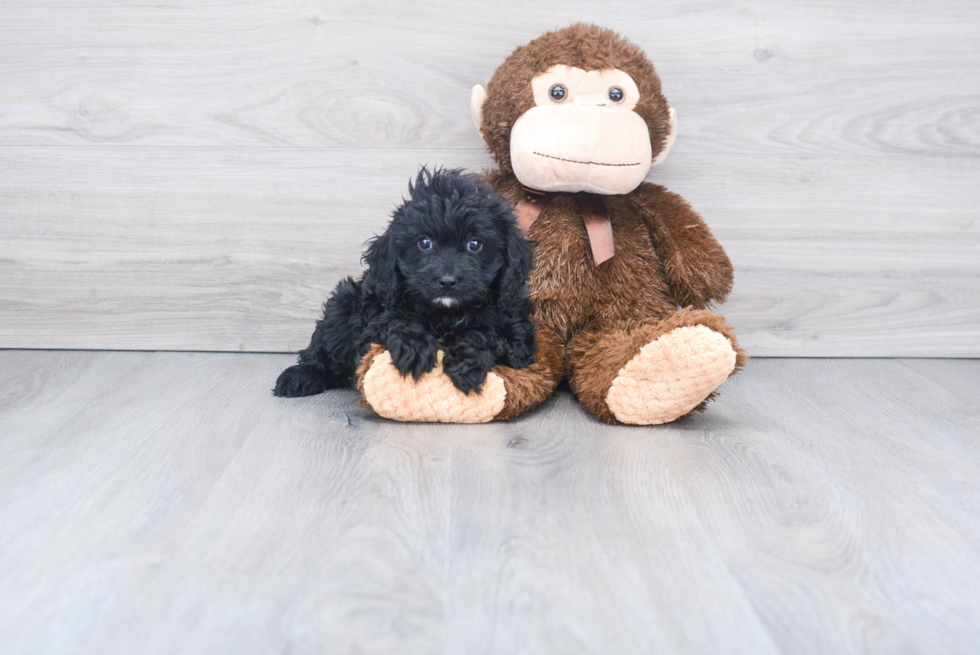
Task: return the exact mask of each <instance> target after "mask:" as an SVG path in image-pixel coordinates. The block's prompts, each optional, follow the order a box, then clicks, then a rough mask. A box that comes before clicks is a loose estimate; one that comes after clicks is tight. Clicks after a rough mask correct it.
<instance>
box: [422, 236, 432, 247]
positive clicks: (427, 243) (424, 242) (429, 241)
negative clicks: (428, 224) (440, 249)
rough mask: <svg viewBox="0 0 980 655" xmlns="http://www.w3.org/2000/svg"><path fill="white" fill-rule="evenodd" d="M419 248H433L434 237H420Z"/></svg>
mask: <svg viewBox="0 0 980 655" xmlns="http://www.w3.org/2000/svg"><path fill="white" fill-rule="evenodd" d="M419 250H432V239H430V238H429V237H422V238H421V239H419Z"/></svg>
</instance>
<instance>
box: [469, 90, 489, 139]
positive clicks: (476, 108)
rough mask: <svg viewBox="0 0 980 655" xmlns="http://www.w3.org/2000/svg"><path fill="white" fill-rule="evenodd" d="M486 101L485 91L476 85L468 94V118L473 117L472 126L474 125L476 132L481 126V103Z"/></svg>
mask: <svg viewBox="0 0 980 655" xmlns="http://www.w3.org/2000/svg"><path fill="white" fill-rule="evenodd" d="M486 101H487V91H486V89H484V88H483V86H481V85H479V84H477V85H476V86H474V87H473V92H472V93H470V116H472V117H473V124H474V125H476V129H477V131H479V129H480V128H481V127H482V126H483V103H485V102H486Z"/></svg>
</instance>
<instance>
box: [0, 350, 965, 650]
mask: <svg viewBox="0 0 980 655" xmlns="http://www.w3.org/2000/svg"><path fill="white" fill-rule="evenodd" d="M289 361H290V358H289V357H286V356H281V355H246V354H193V353H189V354H175V353H77V352H76V353H65V352H44V351H33V352H23V351H21V352H19V351H4V352H0V379H2V380H4V384H3V386H2V388H0V435H2V437H0V635H2V644H3V651H4V652H5V653H11V654H12V655H13V654H17V655H19V654H21V653H59V655H61V654H66V653H67V654H72V653H103V654H105V655H111V654H113V653H131V652H141V653H174V652H181V653H185V652H186V653H216V652H235V653H242V654H246V655H248V654H252V653H255V654H259V653H282V652H289V653H322V652H331V653H373V652H379V653H382V652H383V653H390V652H411V653H515V654H525V653H554V652H562V653H608V652H616V653H649V652H659V653H711V654H714V653H718V652H726V653H727V652H746V653H787V654H789V653H792V654H794V655H795V654H797V653H803V654H808V653H826V652H836V653H881V652H902V653H928V654H931V653H963V654H964V655H965V654H967V653H972V652H973V651H974V650H975V646H976V643H978V640H980V628H978V626H977V623H976V621H975V617H976V615H977V613H978V612H980V566H978V564H977V562H980V557H978V555H980V553H978V550H980V549H978V547H977V544H978V543H980V482H978V480H980V448H978V445H977V443H976V438H975V437H976V434H977V432H978V429H980V403H978V402H977V400H976V399H968V398H964V397H963V396H962V395H961V394H958V393H956V392H955V391H951V390H950V386H951V385H953V386H955V384H957V382H956V380H959V379H961V378H963V379H965V378H966V377H967V376H972V378H973V379H978V378H980V361H938V360H933V361H929V360H917V361H916V362H915V363H916V364H917V365H920V366H921V367H922V368H923V369H928V372H929V377H924V376H923V375H922V374H920V373H919V372H918V371H916V370H913V369H912V368H910V367H909V366H908V365H906V363H904V362H899V361H888V360H819V359H809V360H806V359H769V360H767V359H755V360H753V361H752V362H751V364H750V365H749V367H748V368H747V369H746V370H745V371H744V372H743V373H741V374H740V375H739V376H736V377H735V378H733V379H732V381H731V382H730V383H728V384H726V386H725V387H723V391H724V393H723V395H722V396H721V397H720V399H719V400H718V401H717V402H715V403H714V404H712V405H711V407H710V408H709V410H708V411H707V412H706V413H704V414H701V415H698V416H696V417H693V418H692V419H690V420H686V421H684V422H681V423H678V424H674V425H668V426H661V427H656V428H631V427H624V426H620V427H610V426H605V425H601V424H599V423H598V422H596V421H595V420H593V419H591V418H590V417H588V416H587V415H586V414H585V413H584V412H583V410H582V409H581V408H580V407H579V406H578V405H577V403H576V402H575V401H574V399H573V398H572V397H571V396H570V394H568V393H567V392H565V391H562V392H559V394H558V395H556V396H555V397H554V398H553V399H552V400H550V401H549V402H548V403H547V404H546V405H544V406H543V407H542V408H541V409H539V410H538V411H536V412H534V413H532V414H530V415H528V416H525V417H522V418H521V419H518V420H516V421H513V422H510V423H506V424H494V425H485V426H433V425H410V424H397V423H391V422H386V421H384V420H382V419H379V418H377V417H375V416H373V415H372V414H371V413H370V412H369V411H368V410H364V409H360V408H358V407H357V404H356V394H355V393H354V392H352V391H335V392H329V393H327V394H323V395H321V396H316V397H313V398H308V399H302V400H281V399H274V398H273V397H272V396H271V395H270V394H269V392H268V388H269V387H270V386H271V385H272V382H273V381H274V379H275V376H276V374H277V373H278V371H279V370H280V369H281V368H282V367H283V366H285V365H287V364H288V363H289ZM950 380H952V382H949V381H950Z"/></svg>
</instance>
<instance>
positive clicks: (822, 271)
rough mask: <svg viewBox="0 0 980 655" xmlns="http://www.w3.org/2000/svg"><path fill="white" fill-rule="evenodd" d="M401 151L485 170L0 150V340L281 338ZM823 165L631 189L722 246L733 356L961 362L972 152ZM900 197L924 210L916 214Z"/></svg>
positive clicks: (313, 299) (383, 191)
mask: <svg viewBox="0 0 980 655" xmlns="http://www.w3.org/2000/svg"><path fill="white" fill-rule="evenodd" d="M419 161H422V162H434V163H436V162H438V163H442V164H445V165H452V166H463V167H467V168H473V169H479V168H481V167H482V166H485V165H488V164H489V163H490V162H489V159H488V158H487V157H486V155H483V154H481V153H478V152H467V151H425V152H422V153H415V152H411V151H399V150H383V151H372V152H367V151H364V150H332V149H245V150H242V149H237V148H231V149H223V148H218V149H203V150H202V149H197V148H195V149H190V151H188V150H187V149H183V148H114V147H101V148H92V147H89V148H65V147H51V148H33V147H21V148H12V147H11V148H3V149H0V171H3V172H4V175H3V178H2V181H0V298H2V299H3V302H2V303H0V345H2V346H4V347H39V346H40V347H49V348H105V349H111V348H126V349H143V348H153V349H178V350H218V351H222V350H240V351H295V350H298V349H299V348H302V347H304V346H305V345H306V343H307V339H308V338H309V335H310V333H311V331H312V325H313V321H314V320H315V319H316V318H317V316H318V312H319V306H320V303H322V302H323V300H325V299H326V297H327V295H328V292H329V291H330V290H331V289H332V288H333V286H334V285H335V284H336V282H337V281H338V280H339V279H340V278H341V277H343V276H345V275H348V274H356V273H357V272H358V271H360V270H361V265H360V263H359V261H358V260H359V256H360V253H361V252H362V249H363V244H364V242H365V241H366V240H367V239H368V238H369V237H370V236H371V235H373V234H375V233H378V232H380V231H381V230H382V229H383V228H384V225H385V223H386V222H387V220H388V214H389V212H390V210H391V209H393V208H394V206H395V204H396V203H397V202H398V200H399V199H400V198H401V197H402V196H403V195H404V194H405V193H406V190H407V187H406V182H407V178H408V177H410V176H411V175H412V174H413V173H414V172H415V170H416V167H417V166H418V162H419ZM838 163H839V164H840V165H839V166H837V167H835V168H831V169H827V168H825V167H824V166H823V163H822V162H821V161H820V158H816V159H810V158H807V159H798V158H794V157H781V156H775V155H757V156H752V157H749V158H746V157H735V156H731V155H714V156H711V157H706V156H697V155H693V154H691V155H689V156H685V157H679V158H678V159H677V160H676V161H674V162H668V163H667V164H665V165H664V166H663V167H662V168H658V169H655V172H654V173H653V175H652V177H651V179H653V180H655V181H657V182H661V183H664V184H666V185H667V186H668V187H669V188H671V189H673V190H675V191H677V192H679V193H681V194H682V195H684V196H685V197H687V198H688V199H689V200H690V201H691V202H692V203H693V204H694V206H695V207H696V208H697V209H698V210H699V211H700V212H701V213H702V214H703V215H704V217H705V218H706V220H707V221H708V223H709V224H710V225H711V226H712V228H713V230H714V231H715V233H716V234H717V236H718V237H719V239H720V240H721V242H722V243H723V244H724V245H725V247H726V248H727V249H728V251H729V253H730V255H731V257H732V260H733V262H734V263H735V269H736V286H735V290H734V292H733V294H732V298H731V300H730V302H728V303H727V304H726V305H724V306H723V307H722V308H721V311H722V312H723V313H724V314H725V315H726V316H727V317H728V318H729V320H730V321H731V322H732V324H733V325H735V326H736V328H737V330H738V333H739V338H740V340H741V342H742V343H743V345H744V346H745V347H746V348H747V349H748V351H749V352H750V353H752V354H754V355H760V356H762V355H787V356H796V355H810V356H813V355H824V356H842V355H849V356H870V355H877V356H901V355H919V356H930V355H931V356H948V355H952V354H959V355H964V356H980V282H978V280H980V258H978V257H977V256H976V254H977V253H978V252H980V224H978V223H977V221H976V218H975V216H974V215H973V214H972V212H971V210H970V208H969V207H970V205H971V203H972V198H973V197H974V196H975V195H976V193H977V186H976V183H975V180H976V179H977V176H978V175H980V160H959V161H958V162H957V163H955V164H953V163H951V162H949V161H947V160H943V159H919V158H915V157H905V158H898V157H892V158H889V159H887V160H885V161H882V162H876V163H875V165H874V166H873V167H871V166H870V165H869V162H868V161H867V160H865V159H857V160H854V159H842V160H841V161H840V162H838ZM270 171H274V172H275V174H274V175H270V174H269V172H270ZM52 179H55V180H57V181H58V182H57V185H56V187H54V188H52V184H51V182H50V180H52ZM881 179H886V180H888V188H887V189H884V188H882V187H881V185H880V184H877V183H876V181H878V180H881ZM760 180H762V181H763V182H761V183H760ZM762 184H764V189H763V188H759V187H760V185H762ZM753 188H757V193H755V194H754V195H751V196H746V190H747V189H753ZM922 189H929V193H930V194H934V196H935V198H936V201H935V202H931V203H929V204H928V206H924V205H923V204H922V200H921V198H922V193H923V192H922Z"/></svg>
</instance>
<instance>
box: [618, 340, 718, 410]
mask: <svg viewBox="0 0 980 655" xmlns="http://www.w3.org/2000/svg"><path fill="white" fill-rule="evenodd" d="M735 358H736V353H735V349H734V348H733V347H732V344H731V342H730V341H729V340H728V339H727V338H725V336H724V335H722V334H720V333H718V332H715V331H714V330H712V329H711V328H709V327H706V326H704V325H690V326H684V327H679V328H675V329H673V330H671V331H670V332H668V333H666V334H663V335H661V336H659V337H657V338H656V339H654V340H653V341H651V342H650V343H648V344H646V345H645V346H643V347H642V348H641V349H640V352H639V353H637V354H636V355H635V356H634V357H633V358H632V359H631V360H629V361H628V362H626V365H625V366H623V368H622V369H620V371H619V374H618V375H617V376H616V378H615V379H614V380H613V382H612V386H611V387H610V388H609V392H608V394H607V395H606V405H607V406H608V407H609V409H610V410H611V411H612V413H613V415H614V416H615V417H616V419H617V420H618V421H620V422H621V423H627V424H630V425H660V424H661V423H669V422H670V421H673V420H675V419H678V418H680V417H681V416H684V415H685V414H687V413H689V412H690V411H692V410H693V409H695V408H696V407H697V406H698V405H700V404H701V403H702V402H703V401H704V400H705V399H706V398H707V397H708V396H709V395H711V393H712V392H713V391H714V390H715V389H717V388H718V387H719V386H721V383H722V382H724V381H725V380H727V379H728V376H729V375H731V374H732V372H733V371H734V370H735Z"/></svg>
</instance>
